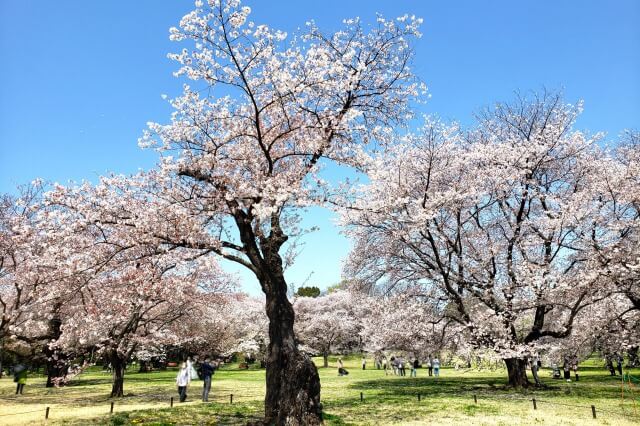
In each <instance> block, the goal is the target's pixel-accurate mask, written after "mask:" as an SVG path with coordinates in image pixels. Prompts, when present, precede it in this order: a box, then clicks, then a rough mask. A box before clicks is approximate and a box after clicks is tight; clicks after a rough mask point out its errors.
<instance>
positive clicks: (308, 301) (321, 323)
mask: <svg viewBox="0 0 640 426" xmlns="http://www.w3.org/2000/svg"><path fill="white" fill-rule="evenodd" d="M363 299H364V298H362V297H361V298H357V297H356V296H354V295H353V294H351V293H350V292H348V291H345V290H338V291H334V292H332V293H329V294H326V295H323V296H319V297H304V296H300V297H296V298H295V300H294V303H293V308H294V310H295V313H296V325H295V331H296V336H297V337H298V338H299V339H300V343H301V344H303V345H304V346H305V347H306V349H307V350H308V351H310V352H314V353H320V354H322V357H323V361H324V364H323V366H324V367H328V366H329V354H330V353H331V352H332V351H334V350H337V349H339V348H346V347H353V346H355V345H357V344H358V343H359V341H360V332H361V331H362V327H363V323H364V322H366V320H365V319H364V318H363V316H362V315H360V311H361V309H359V307H362V305H363V302H364V301H363Z"/></svg>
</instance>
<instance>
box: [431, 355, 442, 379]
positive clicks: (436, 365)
mask: <svg viewBox="0 0 640 426" xmlns="http://www.w3.org/2000/svg"><path fill="white" fill-rule="evenodd" d="M431 365H432V366H433V375H434V376H436V377H440V360H439V359H438V358H434V359H433V361H432V362H431Z"/></svg>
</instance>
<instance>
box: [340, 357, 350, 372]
mask: <svg viewBox="0 0 640 426" xmlns="http://www.w3.org/2000/svg"><path fill="white" fill-rule="evenodd" d="M348 374H349V372H348V371H347V370H346V369H345V368H344V364H343V363H342V358H338V376H347V375H348Z"/></svg>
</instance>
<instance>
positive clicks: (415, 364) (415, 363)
mask: <svg viewBox="0 0 640 426" xmlns="http://www.w3.org/2000/svg"><path fill="white" fill-rule="evenodd" d="M418 367H420V363H419V362H418V358H415V359H414V360H413V364H411V377H418Z"/></svg>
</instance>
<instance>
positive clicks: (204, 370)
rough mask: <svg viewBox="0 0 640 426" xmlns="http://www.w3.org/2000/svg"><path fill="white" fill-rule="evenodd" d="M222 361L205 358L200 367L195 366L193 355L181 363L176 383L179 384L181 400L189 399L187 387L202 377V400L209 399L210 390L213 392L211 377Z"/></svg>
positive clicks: (206, 400)
mask: <svg viewBox="0 0 640 426" xmlns="http://www.w3.org/2000/svg"><path fill="white" fill-rule="evenodd" d="M219 364H220V362H219V361H212V360H211V358H205V360H204V362H203V363H201V364H199V366H198V369H197V370H196V367H195V366H194V361H193V360H192V359H191V357H189V358H187V360H186V361H183V362H182V363H180V369H179V370H178V376H177V377H176V385H177V386H178V395H179V396H180V402H185V401H186V400H187V389H188V388H189V385H190V384H191V382H192V381H193V380H198V379H202V382H203V383H202V402H208V401H209V392H211V378H212V377H213V374H214V373H215V371H216V370H217V369H218V366H219Z"/></svg>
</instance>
